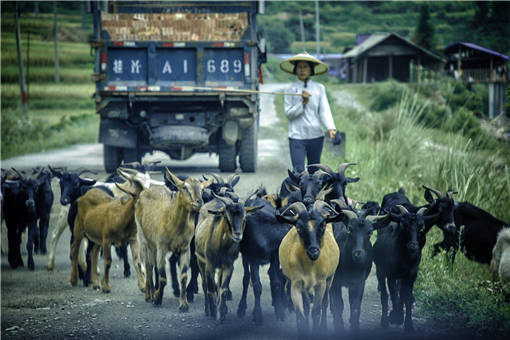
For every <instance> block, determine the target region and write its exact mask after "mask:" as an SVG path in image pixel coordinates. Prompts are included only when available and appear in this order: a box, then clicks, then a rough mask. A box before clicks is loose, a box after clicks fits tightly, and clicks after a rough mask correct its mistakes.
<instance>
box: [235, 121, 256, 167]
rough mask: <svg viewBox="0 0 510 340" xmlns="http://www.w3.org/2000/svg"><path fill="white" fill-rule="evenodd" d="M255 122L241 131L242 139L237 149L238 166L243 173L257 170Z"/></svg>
mask: <svg viewBox="0 0 510 340" xmlns="http://www.w3.org/2000/svg"><path fill="white" fill-rule="evenodd" d="M257 135H258V129H257V122H253V124H252V125H251V126H249V127H247V128H246V129H244V130H243V139H242V140H241V146H240V147H239V165H240V166H241V169H242V170H243V172H255V171H256V170H257V150H258V147H257Z"/></svg>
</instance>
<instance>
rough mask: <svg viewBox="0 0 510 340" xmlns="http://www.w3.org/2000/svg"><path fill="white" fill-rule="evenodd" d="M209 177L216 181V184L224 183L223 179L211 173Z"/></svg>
mask: <svg viewBox="0 0 510 340" xmlns="http://www.w3.org/2000/svg"><path fill="white" fill-rule="evenodd" d="M211 176H212V177H213V178H214V179H215V180H216V183H218V184H223V183H225V181H224V180H223V178H221V176H218V175H217V174H215V173H212V174H211Z"/></svg>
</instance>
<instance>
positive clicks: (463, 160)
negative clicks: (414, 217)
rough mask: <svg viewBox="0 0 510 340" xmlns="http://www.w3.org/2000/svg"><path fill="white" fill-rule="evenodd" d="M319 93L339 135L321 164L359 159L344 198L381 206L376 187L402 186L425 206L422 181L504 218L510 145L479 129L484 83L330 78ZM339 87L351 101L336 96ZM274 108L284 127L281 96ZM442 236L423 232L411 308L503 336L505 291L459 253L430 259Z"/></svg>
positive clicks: (508, 307)
mask: <svg viewBox="0 0 510 340" xmlns="http://www.w3.org/2000/svg"><path fill="white" fill-rule="evenodd" d="M280 73H281V72H280ZM327 90H328V97H329V102H330V105H331V107H332V112H333V117H334V119H335V123H336V126H337V128H338V129H339V130H341V131H344V132H345V133H346V157H345V159H341V158H339V156H338V154H337V153H336V152H334V149H333V148H330V147H327V148H325V151H324V153H323V157H322V162H323V163H325V164H328V165H329V166H331V167H332V168H333V169H335V168H337V167H338V165H339V164H340V163H342V162H356V163H358V165H357V166H354V167H350V168H349V169H348V170H347V171H348V175H349V176H351V177H358V176H359V177H360V178H361V180H360V181H359V182H358V183H356V184H351V185H350V186H349V187H348V190H347V191H348V192H347V193H348V196H349V197H351V198H353V199H354V200H359V201H362V202H365V201H368V200H372V201H377V202H379V203H380V202H381V200H382V197H383V196H384V194H386V193H390V192H395V191H397V190H398V189H399V188H404V189H405V191H406V194H407V195H408V197H409V198H410V200H411V201H412V202H413V203H415V204H417V205H421V204H425V203H426V201H425V199H424V197H423V194H424V190H423V189H422V185H427V186H429V187H432V188H435V189H438V190H440V191H442V192H445V191H447V190H449V189H452V190H454V191H456V192H457V194H455V195H454V198H455V200H456V201H468V202H470V203H473V204H475V205H477V206H479V207H481V208H482V209H484V210H486V211H488V212H489V213H491V214H492V215H494V216H495V217H497V218H499V219H502V220H504V221H507V222H508V221H510V211H509V210H508V207H509V206H510V147H509V145H508V144H507V143H504V142H500V141H498V140H496V138H495V137H493V136H492V135H491V134H489V133H487V130H486V129H484V128H483V127H482V125H484V122H483V120H482V119H481V118H479V116H480V115H481V114H480V112H483V107H484V106H485V105H486V103H487V101H486V98H484V96H485V93H486V91H487V89H486V88H485V87H484V86H478V87H476V88H474V89H473V91H469V90H467V89H466V88H465V87H464V86H463V85H462V84H456V83H455V82H453V81H451V80H448V79H444V80H443V81H441V82H440V83H439V84H426V85H417V84H402V83H397V82H392V81H389V82H383V83H376V84H371V85H347V84H334V83H330V84H329V85H327ZM342 93H343V94H344V95H345V93H348V94H349V96H352V97H353V98H355V101H356V102H357V103H358V105H354V104H353V103H352V102H349V101H347V102H343V101H340V100H338V99H339V97H342ZM276 107H277V108H280V109H279V114H280V115H281V118H282V122H283V123H284V124H285V125H286V119H285V117H284V114H283V110H282V109H281V108H283V100H282V99H281V98H279V99H278V102H277V104H276ZM360 107H361V109H360ZM442 238H443V236H442V232H441V231H440V230H439V229H438V228H433V229H432V230H431V232H429V234H428V235H427V244H426V246H425V249H424V251H423V254H422V261H421V264H420V272H419V276H418V280H417V281H416V285H415V290H414V292H415V297H416V309H417V312H416V315H420V316H421V317H423V318H426V319H427V320H429V321H431V322H433V323H434V324H435V325H438V324H439V325H441V326H442V327H444V329H450V330H456V331H458V332H459V334H465V335H475V334H476V335H483V336H489V335H493V336H497V337H504V336H505V335H508V334H510V304H509V303H508V299H509V298H510V297H505V295H504V293H503V291H502V287H501V286H500V284H499V283H497V282H493V281H492V274H491V273H490V271H489V266H488V265H482V264H479V263H476V262H473V261H471V260H469V259H467V258H466V257H465V256H464V255H463V254H462V253H461V252H458V253H457V256H456V260H455V264H454V265H451V263H450V262H449V261H448V260H447V256H446V254H439V255H437V256H436V257H434V258H432V257H431V256H432V250H433V248H432V245H433V244H435V243H437V242H440V241H441V240H442ZM374 241H375V236H374Z"/></svg>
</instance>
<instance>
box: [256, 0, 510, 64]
mask: <svg viewBox="0 0 510 340" xmlns="http://www.w3.org/2000/svg"><path fill="white" fill-rule="evenodd" d="M424 4H425V5H427V6H428V7H429V12H430V20H431V23H432V25H433V27H434V29H435V39H434V40H435V41H434V48H433V50H434V51H436V52H441V50H442V49H443V48H444V47H445V46H446V45H448V44H451V43H453V42H455V41H467V42H472V43H475V44H478V45H481V46H484V47H487V48H490V49H493V50H495V51H498V52H501V53H505V54H508V53H509V52H510V44H508V41H510V25H508V22H510V2H505V1H492V2H475V1H433V2H416V1H356V2H355V1H319V13H320V34H321V39H322V43H321V50H322V51H324V52H326V53H339V52H342V51H343V50H344V48H346V47H349V46H354V45H355V39H356V35H357V34H367V33H368V34H370V33H375V32H396V33H398V34H400V35H401V36H403V37H405V38H411V37H412V35H413V33H414V31H415V29H416V26H417V23H418V19H419V16H420V8H421V6H422V5H424ZM299 10H301V11H302V17H303V26H304V31H305V41H307V42H308V43H307V44H304V45H303V44H302V43H301V33H300V22H299ZM258 23H259V28H260V29H261V30H262V31H264V33H265V37H266V39H267V40H268V42H269V48H270V49H271V50H270V52H272V53H290V52H298V51H302V50H303V48H308V49H315V44H314V43H313V42H314V41H315V2H314V1H306V2H297V1H269V2H266V7H265V14H263V15H260V16H259V17H258Z"/></svg>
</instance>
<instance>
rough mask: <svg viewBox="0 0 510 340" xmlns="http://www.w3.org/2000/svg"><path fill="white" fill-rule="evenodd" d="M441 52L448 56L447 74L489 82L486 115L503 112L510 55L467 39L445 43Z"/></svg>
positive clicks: (458, 78) (468, 82) (456, 77)
mask: <svg viewBox="0 0 510 340" xmlns="http://www.w3.org/2000/svg"><path fill="white" fill-rule="evenodd" d="M444 54H445V56H446V58H447V61H446V64H445V71H446V73H447V74H450V75H451V76H453V77H454V78H455V79H457V80H459V81H463V82H465V83H467V84H471V83H487V84H488V85H489V103H488V106H489V107H488V114H489V118H491V119H492V118H494V117H496V116H497V115H498V114H500V113H501V112H503V104H504V103H505V93H506V86H507V84H508V79H509V71H508V62H509V61H510V57H509V56H507V55H504V54H501V53H498V52H496V51H492V50H489V49H488V48H485V47H482V46H478V45H475V44H472V43H466V42H454V43H453V44H450V45H448V46H446V47H445V49H444Z"/></svg>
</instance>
